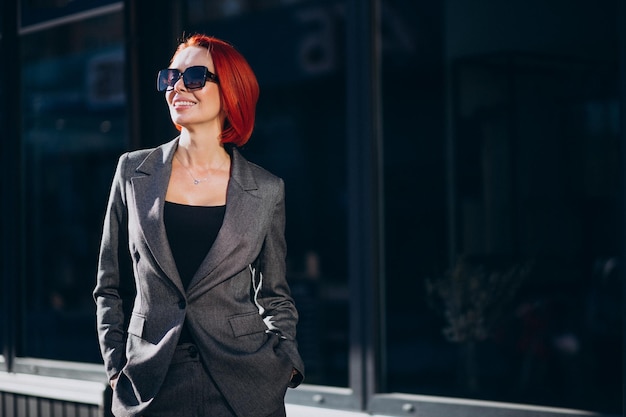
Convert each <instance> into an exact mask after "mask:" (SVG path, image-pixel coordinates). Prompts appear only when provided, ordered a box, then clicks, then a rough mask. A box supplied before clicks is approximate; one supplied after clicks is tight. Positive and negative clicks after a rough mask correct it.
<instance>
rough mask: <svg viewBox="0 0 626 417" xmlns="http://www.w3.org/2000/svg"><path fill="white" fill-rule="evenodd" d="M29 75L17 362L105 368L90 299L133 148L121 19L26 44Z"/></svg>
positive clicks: (87, 23) (85, 24)
mask: <svg viewBox="0 0 626 417" xmlns="http://www.w3.org/2000/svg"><path fill="white" fill-rule="evenodd" d="M22 65H23V72H22V75H23V76H22V99H23V147H22V153H23V158H24V161H23V166H24V173H23V175H24V184H23V186H24V190H23V193H24V199H25V201H24V233H25V248H24V249H25V258H26V265H25V276H26V280H25V282H24V294H25V300H24V303H25V304H24V316H25V320H24V323H23V328H22V346H21V349H20V350H19V355H20V356H34V357H39V358H52V359H63V360H72V361H93V362H98V361H100V360H101V358H100V354H99V350H98V345H97V337H96V334H95V307H94V303H93V300H92V298H91V291H92V290H93V286H94V284H95V273H96V262H97V255H98V246H99V239H100V233H101V228H102V218H103V215H104V207H105V206H106V199H107V196H108V190H109V187H110V185H111V176H112V172H113V171H114V169H115V162H116V160H117V157H118V155H119V154H121V152H122V151H123V150H124V148H125V145H126V117H125V112H124V110H125V109H124V103H125V96H124V85H123V79H124V77H123V74H124V71H123V67H124V51H123V16H122V14H121V13H114V14H109V15H104V16H101V17H98V18H95V19H91V20H84V21H81V22H79V23H74V24H71V25H66V26H60V27H57V28H55V29H52V30H47V31H45V32H43V33H34V34H29V35H27V36H24V37H23V38H22Z"/></svg>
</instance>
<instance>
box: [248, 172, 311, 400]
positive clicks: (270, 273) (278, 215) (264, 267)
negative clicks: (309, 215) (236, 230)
mask: <svg viewBox="0 0 626 417" xmlns="http://www.w3.org/2000/svg"><path fill="white" fill-rule="evenodd" d="M286 252H287V245H286V242H285V186H284V182H283V180H282V179H280V180H279V184H278V190H277V193H276V198H275V205H274V207H273V211H272V213H271V219H270V227H269V229H268V233H267V235H266V237H265V241H264V243H263V249H262V250H261V254H260V257H259V270H260V272H261V274H263V286H262V291H261V294H260V295H261V300H260V302H261V304H262V306H263V307H264V309H265V312H264V314H263V316H264V321H265V322H266V324H267V325H268V327H269V328H270V329H272V330H274V331H275V332H276V333H278V334H279V335H280V337H281V338H282V339H283V340H282V341H281V343H280V345H279V346H280V349H281V350H282V351H283V352H284V353H285V354H286V355H287V356H288V357H289V358H290V360H291V362H292V364H293V367H294V368H295V369H296V370H297V371H298V374H297V375H295V376H294V378H293V379H292V380H291V383H290V386H291V387H292V388H294V387H296V386H298V385H299V384H300V382H302V380H303V379H304V363H303V362H302V359H301V357H300V354H299V353H298V345H297V342H296V325H297V323H298V312H297V310H296V307H295V304H294V301H293V298H292V296H291V291H290V289H289V284H288V283H287V277H286V260H285V257H286Z"/></svg>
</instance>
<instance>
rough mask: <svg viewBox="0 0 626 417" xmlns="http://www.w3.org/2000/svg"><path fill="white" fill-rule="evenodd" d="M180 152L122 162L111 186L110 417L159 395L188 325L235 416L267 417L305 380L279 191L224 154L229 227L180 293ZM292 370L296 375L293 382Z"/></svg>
mask: <svg viewBox="0 0 626 417" xmlns="http://www.w3.org/2000/svg"><path fill="white" fill-rule="evenodd" d="M177 145H178V139H174V140H173V141H171V142H169V143H166V144H164V145H161V146H159V147H157V148H154V149H147V150H140V151H134V152H130V153H126V154H124V155H122V156H121V157H120V159H119V162H118V165H117V169H116V172H115V177H114V179H113V184H112V186H111V193H110V196H109V202H108V205H107V211H106V215H105V219H104V227H103V233H102V243H101V247H100V256H99V262H98V275H97V283H96V287H95V289H94V299H95V301H96V306H97V327H98V337H99V343H100V349H101V352H102V356H103V359H104V364H105V367H106V372H107V375H108V376H109V378H111V377H113V376H114V375H116V374H118V373H119V375H120V376H119V378H118V381H117V385H116V387H115V389H114V391H113V413H114V414H115V415H116V416H119V417H131V416H138V415H141V413H142V412H143V411H144V410H145V408H146V407H147V406H148V405H149V403H150V401H151V399H153V398H154V397H155V396H156V394H157V393H158V391H159V388H160V386H161V384H162V382H163V380H164V378H165V374H166V372H167V369H168V366H169V364H170V360H171V358H172V355H173V353H174V350H175V348H176V345H177V341H178V337H179V335H180V332H181V328H182V325H183V322H184V320H185V318H186V319H187V321H188V325H189V328H190V331H191V333H192V335H193V337H194V339H195V340H196V342H197V344H198V349H199V352H200V355H201V357H202V359H203V361H204V363H205V364H206V366H207V369H208V371H209V372H210V374H211V376H212V377H213V379H214V380H215V383H216V384H217V385H218V387H219V388H220V390H221V391H222V393H223V395H224V397H225V398H226V399H227V400H228V402H229V403H230V405H231V406H232V407H233V409H234V410H235V412H236V413H237V415H238V416H240V417H259V416H265V415H268V414H270V413H271V412H273V411H275V410H276V408H277V406H279V405H280V404H282V403H283V402H284V395H285V390H286V389H287V386H288V385H289V386H291V387H295V386H297V385H298V384H299V383H300V382H301V380H302V377H303V375H304V365H303V363H302V359H301V358H300V355H299V354H298V350H297V343H296V340H295V336H296V323H297V321H298V315H297V312H296V309H295V306H294V303H293V299H292V298H291V295H290V290H289V286H288V284H287V280H286V277H285V253H286V245H285V239H284V228H285V204H284V184H283V181H282V180H281V179H280V178H278V177H275V176H274V175H272V174H270V173H269V172H267V171H266V170H264V169H262V168H260V167H258V166H257V165H254V164H252V163H250V162H248V161H247V160H246V159H245V158H243V157H242V156H241V154H240V153H239V152H238V151H237V149H235V148H232V149H230V150H229V152H230V153H231V158H232V166H231V176H230V180H229V184H228V190H227V195H226V212H225V215H224V222H223V224H222V227H221V229H220V231H219V234H218V236H217V239H216V241H215V243H214V244H213V246H212V248H211V250H210V251H209V253H208V254H207V256H206V258H205V259H204V261H203V262H202V264H201V266H200V268H199V269H198V271H197V272H196V274H195V275H194V277H193V278H192V280H191V282H190V283H189V285H188V287H187V290H185V289H184V288H183V285H182V283H181V279H180V276H179V275H178V271H177V269H176V266H175V263H174V258H173V256H172V253H171V250H170V247H169V244H168V240H167V237H166V231H165V227H164V223H163V207H164V200H165V193H166V190H167V186H168V182H169V178H170V173H171V169H172V158H173V156H174V152H175V150H176V147H177ZM128 255H130V258H129V257H128ZM125 259H126V260H128V262H127V264H128V266H127V267H125V264H126V263H125V262H124V260H125ZM131 268H132V272H129V273H126V270H130V269H131ZM292 368H296V369H297V370H298V371H299V372H300V373H301V375H299V376H298V377H297V378H295V380H291V382H289V381H290V376H291V371H292Z"/></svg>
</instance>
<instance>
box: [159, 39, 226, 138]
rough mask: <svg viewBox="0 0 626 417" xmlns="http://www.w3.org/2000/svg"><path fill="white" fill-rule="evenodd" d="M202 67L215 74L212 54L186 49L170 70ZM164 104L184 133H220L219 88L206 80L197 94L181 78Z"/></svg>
mask: <svg viewBox="0 0 626 417" xmlns="http://www.w3.org/2000/svg"><path fill="white" fill-rule="evenodd" d="M196 65H201V66H204V67H207V68H208V69H209V71H211V72H212V73H214V74H215V66H214V65H213V59H212V58H211V54H210V53H209V51H208V50H207V49H205V48H201V47H197V46H189V47H187V48H185V49H183V50H182V51H180V52H179V53H178V55H176V57H175V58H174V60H173V61H172V64H171V65H170V68H176V69H177V70H179V71H180V72H181V73H182V72H183V71H185V70H186V69H187V68H189V67H193V66H196ZM165 100H166V101H167V104H168V106H169V109H170V116H171V118H172V121H173V122H174V123H176V124H178V125H181V126H183V127H185V128H187V129H193V128H196V127H201V126H207V127H215V128H217V129H218V131H219V132H221V130H222V126H223V122H224V116H223V112H222V104H221V97H220V91H219V86H218V85H217V84H216V83H214V82H211V81H209V80H207V82H206V84H205V85H204V87H202V88H201V89H199V90H188V89H187V88H186V87H185V84H184V83H183V78H182V77H181V78H180V79H179V80H178V81H177V82H176V84H175V85H174V89H173V90H170V91H167V92H166V93H165Z"/></svg>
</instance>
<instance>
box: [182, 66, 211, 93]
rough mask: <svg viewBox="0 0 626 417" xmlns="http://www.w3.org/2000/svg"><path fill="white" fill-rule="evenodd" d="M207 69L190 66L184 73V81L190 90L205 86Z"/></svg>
mask: <svg viewBox="0 0 626 417" xmlns="http://www.w3.org/2000/svg"><path fill="white" fill-rule="evenodd" d="M206 75H207V69H206V67H189V68H187V69H186V70H185V72H184V73H183V82H184V83H185V87H186V88H188V89H190V90H196V89H198V88H202V87H204V84H205V83H206Z"/></svg>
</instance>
